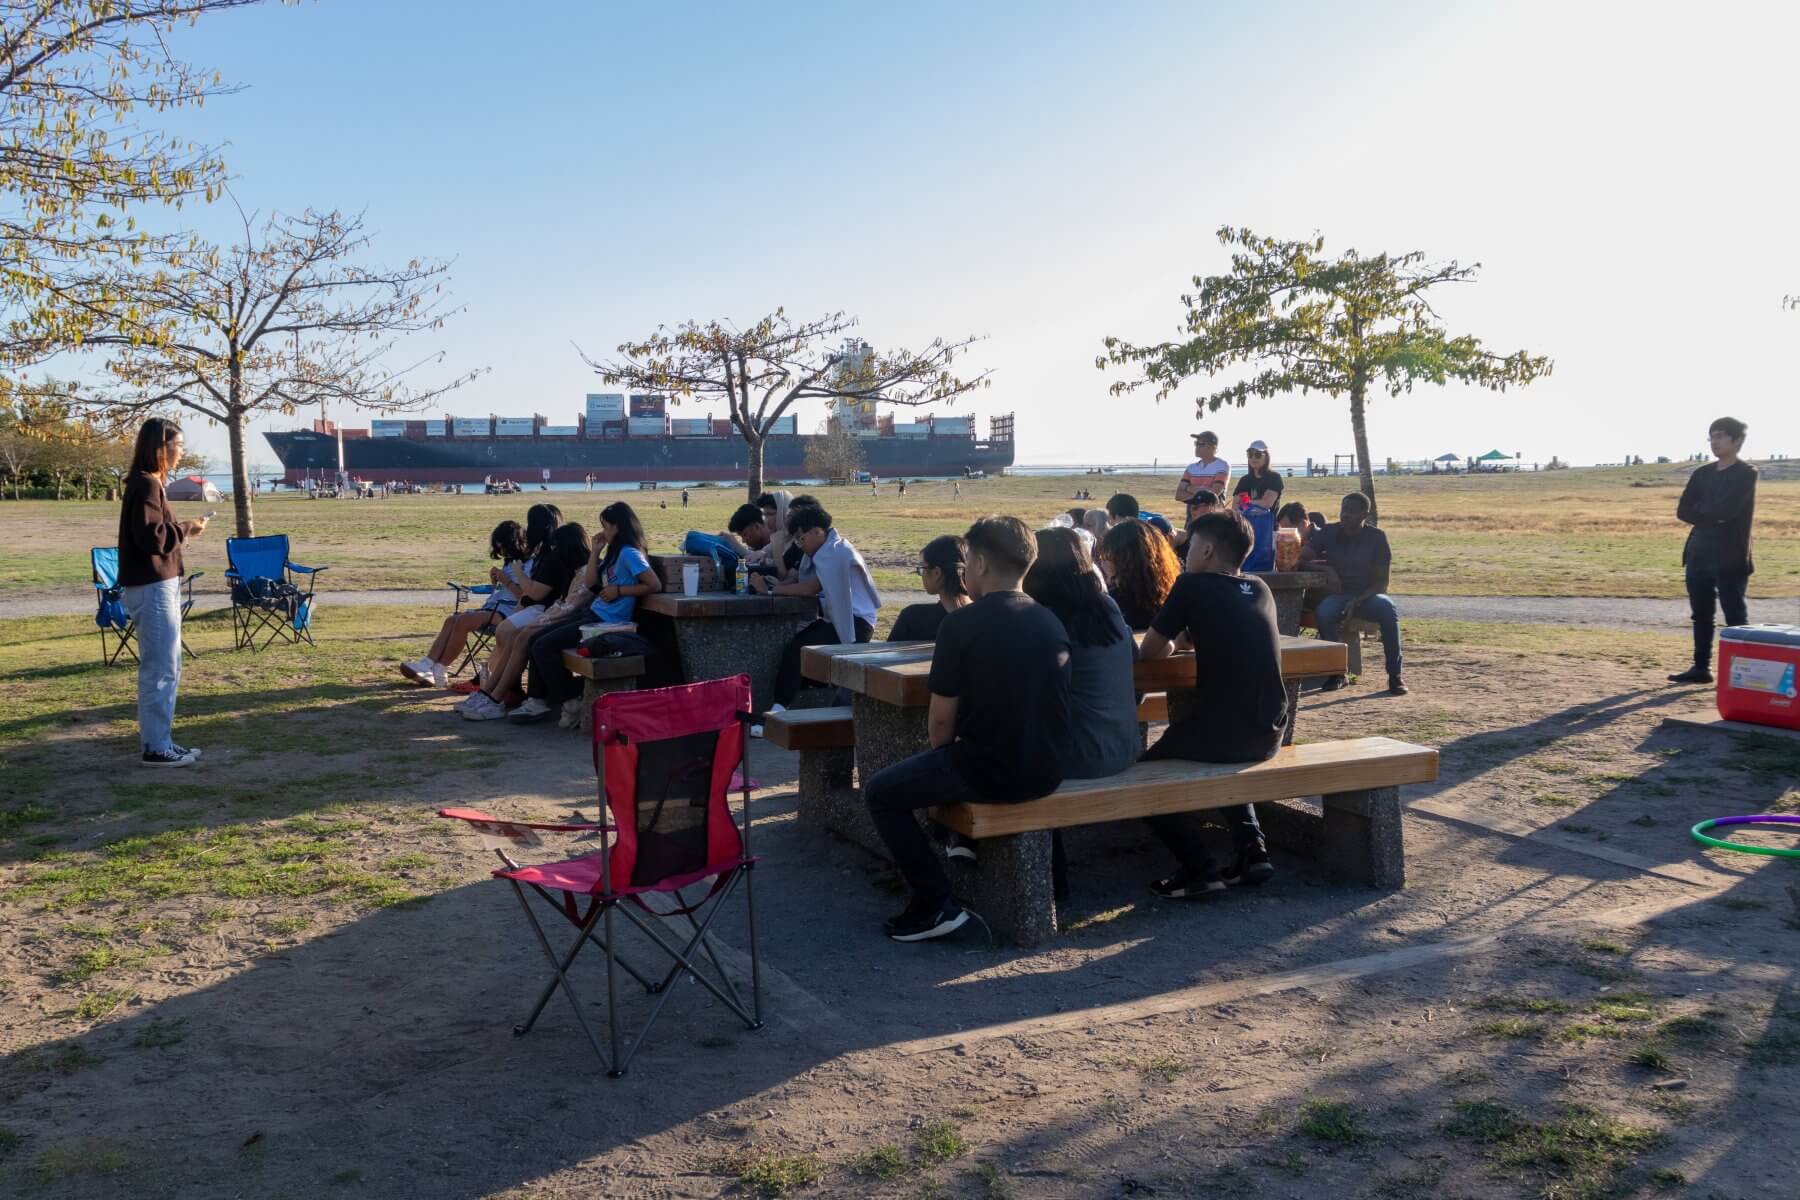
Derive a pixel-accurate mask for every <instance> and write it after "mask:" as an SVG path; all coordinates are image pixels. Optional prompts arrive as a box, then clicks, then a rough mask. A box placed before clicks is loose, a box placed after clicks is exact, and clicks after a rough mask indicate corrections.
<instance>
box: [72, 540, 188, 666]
mask: <svg viewBox="0 0 1800 1200" xmlns="http://www.w3.org/2000/svg"><path fill="white" fill-rule="evenodd" d="M107 552H111V554H112V556H113V559H112V569H111V570H110V571H108V572H107V574H108V576H110V581H108V580H103V579H102V578H101V574H100V556H101V555H102V554H105V553H107ZM88 569H89V570H90V571H91V572H92V573H93V580H94V600H95V603H96V604H97V605H98V607H97V608H96V609H95V612H94V624H95V625H97V626H99V628H100V661H101V662H103V663H105V664H106V665H107V666H109V667H110V666H113V665H115V664H116V663H117V662H118V661H119V659H120V657H121V656H122V655H126V654H129V655H131V661H132V662H134V663H135V662H137V661H138V656H137V650H136V648H135V647H134V646H133V645H132V643H134V642H136V641H137V622H136V621H134V620H132V618H131V614H130V613H125V624H124V625H119V624H118V623H117V622H116V621H107V620H103V619H102V618H104V617H105V616H106V611H105V610H106V605H108V604H117V605H119V606H120V607H119V611H120V612H125V609H124V604H125V589H124V588H123V587H121V586H119V548H118V547H117V546H94V547H91V548H90V549H89V550H88ZM204 574H206V572H205V571H195V572H194V573H193V574H192V575H183V576H182V577H181V590H182V593H183V595H182V598H181V619H182V622H183V623H184V624H185V623H186V621H187V615H188V610H189V609H191V608H193V607H194V580H196V579H198V578H200V577H201V576H202V575H204ZM109 634H110V635H111V637H112V638H113V639H114V640H113V641H112V642H111V643H110V644H109V643H108V640H107V638H108V635H109ZM181 652H182V653H183V654H186V655H187V656H188V657H189V658H199V657H200V656H199V655H198V654H195V653H194V651H193V648H192V647H191V646H189V645H188V644H187V638H185V637H183V638H182V639H181Z"/></svg>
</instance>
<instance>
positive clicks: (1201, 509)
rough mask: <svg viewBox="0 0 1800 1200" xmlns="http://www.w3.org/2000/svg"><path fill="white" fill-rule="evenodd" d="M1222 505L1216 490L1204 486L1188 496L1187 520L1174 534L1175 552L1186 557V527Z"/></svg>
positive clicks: (1217, 509)
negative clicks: (1210, 490) (1208, 489)
mask: <svg viewBox="0 0 1800 1200" xmlns="http://www.w3.org/2000/svg"><path fill="white" fill-rule="evenodd" d="M1222 505H1223V502H1222V501H1221V500H1220V499H1219V494H1218V493H1217V492H1209V491H1207V490H1206V489H1204V488H1202V489H1200V490H1199V491H1197V492H1195V493H1194V494H1193V495H1191V496H1189V497H1188V499H1187V520H1186V521H1184V522H1183V523H1182V526H1181V531H1180V532H1179V533H1177V534H1176V535H1175V541H1174V545H1175V553H1176V554H1178V555H1180V556H1181V557H1182V558H1184V559H1185V558H1186V557H1187V547H1188V529H1189V528H1190V527H1191V526H1192V525H1193V523H1194V519H1195V518H1196V517H1203V516H1205V515H1206V514H1207V513H1210V512H1217V511H1219V509H1220V508H1221V507H1222Z"/></svg>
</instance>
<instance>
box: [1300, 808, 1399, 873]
mask: <svg viewBox="0 0 1800 1200" xmlns="http://www.w3.org/2000/svg"><path fill="white" fill-rule="evenodd" d="M1323 800H1324V804H1325V821H1324V829H1323V830H1322V838H1321V845H1320V847H1319V851H1320V858H1321V859H1322V860H1323V861H1324V863H1325V865H1326V867H1327V868H1329V869H1330V870H1332V871H1334V872H1337V873H1340V874H1344V875H1348V876H1350V877H1351V878H1353V879H1356V880H1359V881H1360V882H1362V883H1369V884H1374V885H1375V886H1376V887H1382V888H1403V887H1405V886H1406V848H1405V839H1404V836H1403V834H1402V832H1401V825H1400V789H1399V788H1371V789H1369V790H1367V791H1360V792H1337V793H1335V794H1333V795H1330V796H1325V797H1323Z"/></svg>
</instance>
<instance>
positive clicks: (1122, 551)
mask: <svg viewBox="0 0 1800 1200" xmlns="http://www.w3.org/2000/svg"><path fill="white" fill-rule="evenodd" d="M1100 568H1101V570H1102V571H1104V572H1105V573H1106V582H1107V585H1108V590H1109V591H1110V592H1111V594H1112V598H1113V600H1114V601H1115V602H1116V603H1117V604H1118V606H1119V612H1120V613H1121V614H1122V615H1123V616H1124V617H1125V623H1126V624H1127V625H1129V626H1130V627H1131V629H1132V631H1133V632H1134V633H1142V632H1143V631H1144V630H1146V629H1148V628H1150V622H1151V621H1153V620H1155V619H1156V614H1157V612H1158V610H1160V609H1161V608H1162V606H1163V601H1165V600H1167V599H1168V598H1169V593H1170V592H1171V591H1172V590H1174V587H1175V579H1176V577H1177V576H1179V575H1180V574H1181V562H1180V560H1179V559H1177V558H1176V557H1175V550H1174V548H1173V547H1171V546H1170V545H1169V539H1168V538H1166V537H1164V536H1163V535H1162V534H1160V533H1158V532H1157V531H1156V530H1155V529H1153V528H1151V527H1150V526H1149V525H1147V524H1145V523H1144V522H1142V521H1121V522H1119V523H1118V524H1117V525H1115V526H1113V527H1112V528H1111V529H1109V530H1108V531H1107V533H1106V537H1105V538H1103V539H1102V540H1101V542H1100Z"/></svg>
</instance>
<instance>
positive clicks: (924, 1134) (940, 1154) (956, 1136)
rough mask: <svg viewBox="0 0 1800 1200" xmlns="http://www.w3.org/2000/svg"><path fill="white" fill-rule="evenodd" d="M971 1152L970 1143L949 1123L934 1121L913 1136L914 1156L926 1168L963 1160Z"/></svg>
mask: <svg viewBox="0 0 1800 1200" xmlns="http://www.w3.org/2000/svg"><path fill="white" fill-rule="evenodd" d="M968 1152H969V1143H968V1142H966V1141H964V1140H963V1136H962V1133H961V1132H960V1131H959V1130H958V1129H957V1128H956V1126H955V1125H953V1124H952V1123H950V1122H949V1121H932V1122H930V1123H928V1124H926V1125H924V1126H921V1127H920V1129H919V1131H918V1132H917V1133H915V1134H914V1135H913V1155H914V1156H915V1157H916V1158H917V1159H918V1160H919V1162H920V1163H921V1164H923V1165H925V1166H932V1165H934V1164H936V1163H941V1162H948V1161H949V1160H951V1159H953V1158H961V1157H962V1156H963V1155H964V1154H967V1153H968Z"/></svg>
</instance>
